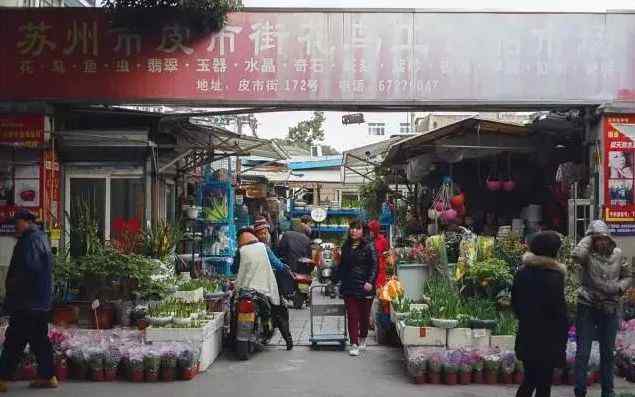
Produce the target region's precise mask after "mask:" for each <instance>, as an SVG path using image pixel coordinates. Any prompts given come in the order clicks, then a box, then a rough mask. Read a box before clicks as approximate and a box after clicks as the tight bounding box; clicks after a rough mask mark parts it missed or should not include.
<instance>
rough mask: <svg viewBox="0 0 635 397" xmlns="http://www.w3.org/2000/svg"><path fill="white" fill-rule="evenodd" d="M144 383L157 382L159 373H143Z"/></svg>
mask: <svg viewBox="0 0 635 397" xmlns="http://www.w3.org/2000/svg"><path fill="white" fill-rule="evenodd" d="M145 381H146V382H148V383H152V382H158V381H159V373H158V372H157V371H148V370H146V371H145Z"/></svg>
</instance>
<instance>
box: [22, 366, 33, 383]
mask: <svg viewBox="0 0 635 397" xmlns="http://www.w3.org/2000/svg"><path fill="white" fill-rule="evenodd" d="M21 372H22V374H21V377H20V378H21V380H33V379H35V377H36V376H37V371H36V369H35V367H34V366H33V364H27V365H25V366H23V367H22V371H21Z"/></svg>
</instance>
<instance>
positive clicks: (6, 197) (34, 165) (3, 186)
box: [0, 149, 41, 208]
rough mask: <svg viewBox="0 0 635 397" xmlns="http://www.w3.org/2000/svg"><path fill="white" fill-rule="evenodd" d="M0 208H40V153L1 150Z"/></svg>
mask: <svg viewBox="0 0 635 397" xmlns="http://www.w3.org/2000/svg"><path fill="white" fill-rule="evenodd" d="M0 158H1V159H2V160H0V206H17V207H29V208H35V207H39V206H40V164H41V163H40V159H39V153H38V152H35V151H29V150H10V149H0Z"/></svg>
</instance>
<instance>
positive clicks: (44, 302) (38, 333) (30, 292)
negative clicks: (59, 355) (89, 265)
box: [0, 209, 58, 392]
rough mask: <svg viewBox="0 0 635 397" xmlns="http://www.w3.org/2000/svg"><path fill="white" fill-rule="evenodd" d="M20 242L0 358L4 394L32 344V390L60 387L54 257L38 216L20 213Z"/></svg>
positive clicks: (11, 268) (9, 277) (16, 220)
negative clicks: (51, 325) (51, 329)
mask: <svg viewBox="0 0 635 397" xmlns="http://www.w3.org/2000/svg"><path fill="white" fill-rule="evenodd" d="M13 221H14V223H15V228H16V234H17V236H18V242H17V244H16V246H15V248H14V250H13V257H12V258H11V264H10V266H9V272H8V273H7V281H6V291H7V295H6V300H5V309H6V310H7V311H8V312H9V314H10V320H9V328H8V329H7V331H6V333H5V341H4V349H3V351H2V356H1V357H0V392H6V391H7V385H6V381H8V380H9V379H10V378H11V375H13V374H14V373H15V371H16V369H17V367H18V363H19V361H20V358H21V357H22V355H23V354H24V348H25V347H26V345H27V344H28V345H29V346H30V348H31V351H32V352H33V353H34V354H35V357H36V359H37V363H38V378H37V379H36V380H35V381H33V383H31V387H36V388H55V387H57V386H58V383H57V379H56V378H55V376H54V369H53V347H52V346H51V342H50V341H49V339H48V318H49V311H50V310H51V303H52V292H53V281H52V271H53V254H52V253H51V248H50V246H49V243H48V239H47V237H46V234H44V232H42V231H41V230H40V229H39V228H38V226H37V225H35V223H34V222H35V216H33V214H31V213H30V212H29V211H27V210H24V209H22V210H19V211H18V213H17V214H16V216H15V217H14V219H13Z"/></svg>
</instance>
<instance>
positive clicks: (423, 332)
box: [419, 327, 428, 338]
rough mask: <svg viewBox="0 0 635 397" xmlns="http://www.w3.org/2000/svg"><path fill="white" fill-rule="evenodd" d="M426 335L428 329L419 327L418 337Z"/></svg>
mask: <svg viewBox="0 0 635 397" xmlns="http://www.w3.org/2000/svg"><path fill="white" fill-rule="evenodd" d="M427 336H428V329H427V328H426V327H421V328H419V338H425V337H427Z"/></svg>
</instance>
